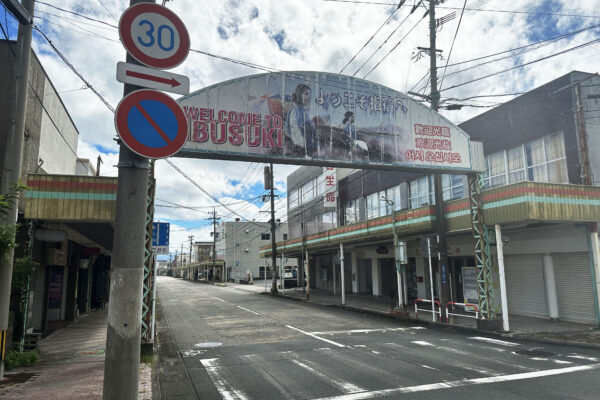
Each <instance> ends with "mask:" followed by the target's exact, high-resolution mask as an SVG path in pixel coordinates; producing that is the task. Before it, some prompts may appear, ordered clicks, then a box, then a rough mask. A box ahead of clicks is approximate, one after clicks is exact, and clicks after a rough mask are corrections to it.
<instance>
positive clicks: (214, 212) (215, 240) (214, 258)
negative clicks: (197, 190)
mask: <svg viewBox="0 0 600 400" xmlns="http://www.w3.org/2000/svg"><path fill="white" fill-rule="evenodd" d="M210 219H212V221H213V231H212V237H213V255H212V262H213V266H212V272H213V276H212V279H213V282H214V280H215V268H216V266H217V262H216V260H217V221H218V220H219V219H220V218H218V217H217V210H216V209H215V208H213V212H212V217H211V218H210Z"/></svg>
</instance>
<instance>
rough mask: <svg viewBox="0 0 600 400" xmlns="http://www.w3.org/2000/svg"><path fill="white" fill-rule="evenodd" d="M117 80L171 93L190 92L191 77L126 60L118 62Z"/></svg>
mask: <svg viewBox="0 0 600 400" xmlns="http://www.w3.org/2000/svg"><path fill="white" fill-rule="evenodd" d="M117 81H119V82H122V83H129V84H131V85H136V86H142V87H146V88H150V89H157V90H163V91H165V92H171V93H178V94H189V93H190V78H188V77H187V76H185V75H178V74H173V73H171V72H166V71H161V70H159V69H154V68H147V67H142V66H140V65H135V64H129V63H124V62H118V63H117Z"/></svg>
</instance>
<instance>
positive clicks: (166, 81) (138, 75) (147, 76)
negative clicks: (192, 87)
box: [125, 71, 181, 87]
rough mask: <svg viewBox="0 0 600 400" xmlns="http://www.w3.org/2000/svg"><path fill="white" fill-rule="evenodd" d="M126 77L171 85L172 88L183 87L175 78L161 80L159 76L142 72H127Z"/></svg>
mask: <svg viewBox="0 0 600 400" xmlns="http://www.w3.org/2000/svg"><path fill="white" fill-rule="evenodd" d="M125 75H127V76H131V77H132V78H140V79H146V80H147V81H154V82H158V83H164V84H166V85H171V87H176V86H179V85H181V83H180V82H179V81H177V79H175V78H171V79H168V78H161V77H159V76H154V75H150V74H144V73H142V72H134V71H125Z"/></svg>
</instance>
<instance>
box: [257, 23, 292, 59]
mask: <svg viewBox="0 0 600 400" xmlns="http://www.w3.org/2000/svg"><path fill="white" fill-rule="evenodd" d="M264 31H265V33H266V34H267V35H268V36H269V38H270V39H271V40H273V41H275V43H277V46H278V47H279V50H281V51H284V52H286V53H288V54H294V53H296V52H297V51H298V49H296V48H294V47H290V46H286V43H285V42H286V40H285V39H286V36H287V35H286V33H285V31H284V30H283V29H281V30H280V31H278V32H274V31H272V30H270V29H269V28H265V29H264Z"/></svg>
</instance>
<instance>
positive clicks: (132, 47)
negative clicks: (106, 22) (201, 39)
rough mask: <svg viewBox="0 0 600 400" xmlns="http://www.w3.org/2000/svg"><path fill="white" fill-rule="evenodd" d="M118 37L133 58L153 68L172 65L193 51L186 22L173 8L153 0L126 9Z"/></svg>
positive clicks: (170, 66)
mask: <svg viewBox="0 0 600 400" xmlns="http://www.w3.org/2000/svg"><path fill="white" fill-rule="evenodd" d="M119 37H120V39H121V42H122V43H123V46H125V49H126V50H127V52H129V54H131V56H132V57H133V58H135V59H136V60H138V61H139V62H141V63H142V64H144V65H147V66H149V67H153V68H160V69H168V68H173V67H175V66H177V65H179V64H181V63H182V62H183V60H185V58H186V57H187V55H188V53H189V51H190V36H189V34H188V31H187V29H186V28H185V25H184V24H183V22H181V20H180V19H179V17H178V16H177V15H176V14H175V13H174V12H173V11H171V10H169V9H168V8H166V7H163V6H160V5H158V4H154V3H138V4H136V5H133V6H131V7H129V8H128V9H127V10H125V12H124V13H123V15H121V20H120V21H119Z"/></svg>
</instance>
